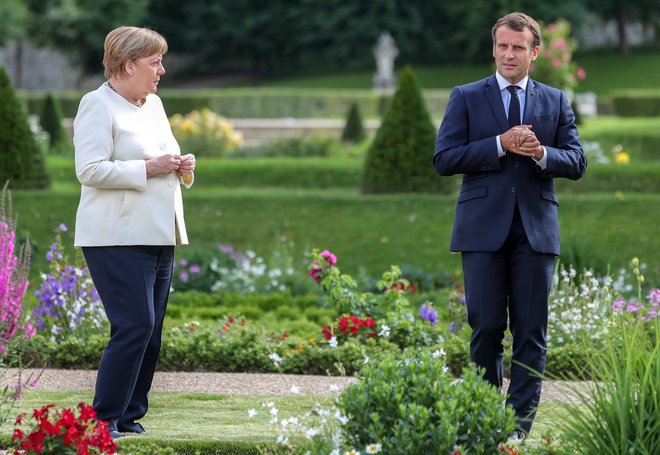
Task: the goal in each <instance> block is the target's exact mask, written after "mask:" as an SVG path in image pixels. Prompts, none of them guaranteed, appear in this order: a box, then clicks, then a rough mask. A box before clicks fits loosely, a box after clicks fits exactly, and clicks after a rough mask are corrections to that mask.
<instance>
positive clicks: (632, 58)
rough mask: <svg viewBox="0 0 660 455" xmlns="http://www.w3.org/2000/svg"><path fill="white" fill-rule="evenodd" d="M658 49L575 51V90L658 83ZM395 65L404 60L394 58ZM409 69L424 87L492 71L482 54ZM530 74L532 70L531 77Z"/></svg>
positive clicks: (326, 84) (325, 79)
mask: <svg viewBox="0 0 660 455" xmlns="http://www.w3.org/2000/svg"><path fill="white" fill-rule="evenodd" d="M658 53H659V52H658V51H641V50H633V53H632V55H629V56H622V55H620V54H618V53H616V52H614V51H611V52H597V53H589V52H585V53H577V54H576V55H575V56H574V60H575V61H576V62H577V63H578V65H580V66H582V67H583V68H584V69H585V70H586V72H587V77H586V79H585V80H583V81H581V82H580V84H579V86H578V88H577V91H579V92H595V93H596V94H597V95H601V96H602V95H609V94H610V92H612V91H613V90H621V89H631V88H633V89H639V88H649V89H657V88H658V87H660V58H658ZM395 64H396V69H397V71H400V70H402V69H403V67H404V65H405V63H403V62H400V61H396V62H395ZM374 70H375V69H374ZM413 71H414V72H415V74H416V76H417V78H418V79H419V82H420V85H421V86H422V88H424V89H449V88H452V87H454V86H456V85H460V84H465V83H468V82H472V81H475V80H479V79H482V78H484V77H486V76H488V75H489V74H490V73H491V72H493V71H494V67H493V65H492V62H491V61H490V59H489V58H488V56H485V58H484V63H482V64H463V65H461V64H456V65H438V66H415V65H413ZM373 74H374V71H371V70H367V71H353V72H349V73H338V74H327V73H324V74H319V75H317V76H305V77H300V78H287V79H282V80H268V81H264V84H263V85H264V86H275V87H310V88H364V89H368V88H371V87H372V78H373ZM533 77H534V75H533V74H532V78H533Z"/></svg>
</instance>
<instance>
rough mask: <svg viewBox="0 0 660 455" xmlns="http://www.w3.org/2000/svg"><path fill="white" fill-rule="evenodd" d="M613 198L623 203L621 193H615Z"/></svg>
mask: <svg viewBox="0 0 660 455" xmlns="http://www.w3.org/2000/svg"><path fill="white" fill-rule="evenodd" d="M614 197H615V198H616V200H617V201H623V191H615V192H614Z"/></svg>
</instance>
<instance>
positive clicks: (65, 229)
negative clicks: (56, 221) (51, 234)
mask: <svg viewBox="0 0 660 455" xmlns="http://www.w3.org/2000/svg"><path fill="white" fill-rule="evenodd" d="M58 230H59V231H60V232H66V231H68V230H69V229H68V228H67V227H66V224H64V223H60V225H59V226H58V227H57V229H56V230H55V232H57V231H58Z"/></svg>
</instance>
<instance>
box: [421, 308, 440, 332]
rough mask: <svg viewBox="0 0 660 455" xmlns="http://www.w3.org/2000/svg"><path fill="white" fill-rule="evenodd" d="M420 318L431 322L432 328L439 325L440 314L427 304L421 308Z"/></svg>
mask: <svg viewBox="0 0 660 455" xmlns="http://www.w3.org/2000/svg"><path fill="white" fill-rule="evenodd" d="M419 316H420V317H421V318H422V319H426V320H427V321H429V323H430V324H431V327H435V326H436V325H437V324H438V312H437V311H435V310H434V309H433V307H432V306H431V305H430V304H426V303H425V304H423V305H422V306H421V307H420V308H419Z"/></svg>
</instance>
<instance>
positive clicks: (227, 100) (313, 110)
mask: <svg viewBox="0 0 660 455" xmlns="http://www.w3.org/2000/svg"><path fill="white" fill-rule="evenodd" d="M83 94H84V92H82V91H62V92H58V93H57V94H56V95H57V97H58V100H59V101H60V105H61V107H62V112H63V114H64V117H68V118H73V117H75V115H76V112H77V111H78V104H79V103H80V99H81V98H82V96H83ZM45 96H46V93H44V92H22V93H21V97H22V98H23V99H24V100H25V102H26V103H27V107H28V111H29V112H31V113H40V112H41V111H42V105H43V103H44V100H45ZM158 96H160V97H161V99H162V100H163V104H164V106H165V111H166V112H167V115H170V116H171V115H174V114H182V115H183V114H187V113H188V112H190V111H193V110H195V109H201V108H205V107H207V108H209V109H211V110H212V111H214V112H216V113H218V114H220V115H222V116H224V117H228V118H282V117H294V118H345V116H346V113H347V112H348V111H349V109H350V107H351V105H353V104H356V105H357V106H358V108H359V110H360V113H361V114H362V116H363V117H366V118H378V117H380V116H381V114H382V113H383V110H384V108H385V106H386V105H387V99H385V98H382V97H381V96H380V95H379V94H377V93H376V92H374V91H372V90H359V89H335V90H314V89H295V88H244V89H243V88H232V89H211V90H168V89H162V90H159V92H158ZM448 99H449V91H447V90H427V91H424V100H425V102H426V105H427V108H428V109H429V111H431V112H444V109H445V106H446V105H447V100H448Z"/></svg>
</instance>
